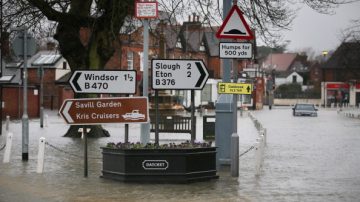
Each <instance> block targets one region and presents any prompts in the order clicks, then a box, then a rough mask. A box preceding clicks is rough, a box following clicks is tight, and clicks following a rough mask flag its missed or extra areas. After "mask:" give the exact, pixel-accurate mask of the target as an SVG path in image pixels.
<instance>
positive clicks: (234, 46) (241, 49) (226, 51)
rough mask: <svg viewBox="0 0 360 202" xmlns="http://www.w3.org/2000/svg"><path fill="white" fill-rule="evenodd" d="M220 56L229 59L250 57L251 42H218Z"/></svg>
mask: <svg viewBox="0 0 360 202" xmlns="http://www.w3.org/2000/svg"><path fill="white" fill-rule="evenodd" d="M219 48H220V51H219V53H220V58H229V59H235V58H240V59H251V58H252V44H251V43H227V42H225V43H220V46H219Z"/></svg>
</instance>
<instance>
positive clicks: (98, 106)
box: [59, 97, 149, 125]
mask: <svg viewBox="0 0 360 202" xmlns="http://www.w3.org/2000/svg"><path fill="white" fill-rule="evenodd" d="M59 113H60V115H61V116H62V117H63V118H64V119H65V121H66V123H67V124H70V125H88V124H101V123H147V122H148V120H149V118H148V117H149V108H148V99H147V98H146V97H118V98H85V99H68V100H65V101H64V103H63V105H62V106H61V108H60V111H59Z"/></svg>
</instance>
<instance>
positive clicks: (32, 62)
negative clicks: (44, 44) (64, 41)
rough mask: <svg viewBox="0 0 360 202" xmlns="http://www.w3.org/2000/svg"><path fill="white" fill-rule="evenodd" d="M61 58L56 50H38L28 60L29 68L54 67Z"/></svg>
mask: <svg viewBox="0 0 360 202" xmlns="http://www.w3.org/2000/svg"><path fill="white" fill-rule="evenodd" d="M61 58H62V56H61V54H60V53H59V52H58V51H39V52H37V53H36V54H35V55H34V56H32V57H31V58H30V59H29V60H28V67H29V68H38V67H40V66H42V67H43V68H56V67H57V63H58V62H59V61H60V59H61Z"/></svg>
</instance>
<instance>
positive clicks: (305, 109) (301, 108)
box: [292, 104, 318, 116]
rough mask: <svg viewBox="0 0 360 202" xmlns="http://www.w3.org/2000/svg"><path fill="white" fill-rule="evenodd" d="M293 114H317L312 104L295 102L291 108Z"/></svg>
mask: <svg viewBox="0 0 360 202" xmlns="http://www.w3.org/2000/svg"><path fill="white" fill-rule="evenodd" d="M292 110H293V116H317V115H318V114H317V111H318V109H316V108H315V105H314V104H296V105H295V106H294V107H293V108H292Z"/></svg>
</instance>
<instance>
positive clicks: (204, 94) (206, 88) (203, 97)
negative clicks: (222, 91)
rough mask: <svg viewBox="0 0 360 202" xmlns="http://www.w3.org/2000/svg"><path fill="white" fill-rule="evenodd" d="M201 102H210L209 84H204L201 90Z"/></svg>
mask: <svg viewBox="0 0 360 202" xmlns="http://www.w3.org/2000/svg"><path fill="white" fill-rule="evenodd" d="M201 102H211V85H210V84H206V85H205V86H204V89H203V90H202V91H201Z"/></svg>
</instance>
